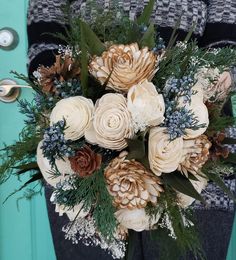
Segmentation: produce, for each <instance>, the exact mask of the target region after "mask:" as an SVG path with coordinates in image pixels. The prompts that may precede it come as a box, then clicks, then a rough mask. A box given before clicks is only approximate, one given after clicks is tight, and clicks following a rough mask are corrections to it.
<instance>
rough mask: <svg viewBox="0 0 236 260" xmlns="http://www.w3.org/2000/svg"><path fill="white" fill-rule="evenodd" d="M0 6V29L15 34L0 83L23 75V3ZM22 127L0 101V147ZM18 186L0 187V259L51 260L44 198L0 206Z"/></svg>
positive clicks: (12, 0)
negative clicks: (17, 41) (11, 31)
mask: <svg viewBox="0 0 236 260" xmlns="http://www.w3.org/2000/svg"><path fill="white" fill-rule="evenodd" d="M0 4H1V8H0V29H1V28H3V27H11V28H13V29H14V30H16V31H17V33H18V34H19V45H18V46H17V48H16V49H14V50H11V51H4V50H2V49H0V80H1V79H3V78H13V76H12V75H11V74H10V71H11V70H15V71H17V72H20V73H24V74H26V62H27V56H26V51H27V40H26V10H27V1H25V0H20V1H19V0H8V1H6V0H0ZM18 83H22V82H18ZM20 98H26V99H31V98H32V94H31V91H30V90H29V89H27V90H23V91H22V93H21V96H20ZM22 127H23V116H22V115H21V114H20V113H18V111H17V103H16V102H14V103H9V104H7V103H3V102H1V101H0V147H2V145H3V142H5V143H7V144H10V143H11V142H12V141H14V140H16V139H17V136H18V133H19V132H20V130H21V129H22ZM23 181H24V180H22V182H23ZM21 184H22V183H19V181H18V180H17V179H11V180H9V181H8V182H7V183H5V184H4V185H3V186H1V187H0V259H1V260H16V259H20V260H42V259H45V260H55V259H56V258H55V254H54V248H53V244H52V238H51V232H50V228H49V222H48V218H47V211H46V204H45V199H44V195H43V194H42V195H39V196H37V197H35V198H33V199H32V200H31V201H29V200H28V201H27V200H25V199H22V200H20V201H19V210H17V204H16V199H17V198H19V197H20V196H21V195H22V194H23V193H20V194H16V195H15V196H13V197H12V198H10V199H9V200H8V201H7V202H6V203H5V204H4V205H3V204H2V203H3V201H4V199H5V198H6V196H7V195H9V194H10V193H11V192H12V191H14V190H15V189H16V188H18V187H20V185H21Z"/></svg>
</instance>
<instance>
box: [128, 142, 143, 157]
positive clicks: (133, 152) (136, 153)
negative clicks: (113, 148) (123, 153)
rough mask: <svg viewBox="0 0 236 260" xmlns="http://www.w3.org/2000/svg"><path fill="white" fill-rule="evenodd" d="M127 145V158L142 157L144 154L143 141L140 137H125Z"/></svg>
mask: <svg viewBox="0 0 236 260" xmlns="http://www.w3.org/2000/svg"><path fill="white" fill-rule="evenodd" d="M126 141H127V143H128V147H129V155H128V157H127V159H128V160H131V159H142V158H143V157H144V156H145V142H144V140H142V139H138V138H136V139H127V140H126Z"/></svg>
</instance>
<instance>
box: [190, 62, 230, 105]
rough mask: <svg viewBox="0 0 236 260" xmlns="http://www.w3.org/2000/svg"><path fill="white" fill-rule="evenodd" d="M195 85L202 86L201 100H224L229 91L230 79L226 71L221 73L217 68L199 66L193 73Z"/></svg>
mask: <svg viewBox="0 0 236 260" xmlns="http://www.w3.org/2000/svg"><path fill="white" fill-rule="evenodd" d="M195 80H197V83H196V85H197V87H198V88H202V94H203V101H204V103H205V102H206V101H208V102H216V101H224V100H225V99H226V98H227V96H228V94H229V91H230V86H231V84H232V79H231V76H230V73H229V72H228V71H224V72H223V73H222V74H221V73H220V70H219V69H218V68H207V67H204V68H201V69H199V70H198V72H197V73H196V75H195Z"/></svg>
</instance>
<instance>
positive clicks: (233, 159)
mask: <svg viewBox="0 0 236 260" xmlns="http://www.w3.org/2000/svg"><path fill="white" fill-rule="evenodd" d="M224 162H226V163H230V164H236V154H232V153H231V154H229V156H228V157H227V158H225V159H224Z"/></svg>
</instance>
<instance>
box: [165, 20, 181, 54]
mask: <svg viewBox="0 0 236 260" xmlns="http://www.w3.org/2000/svg"><path fill="white" fill-rule="evenodd" d="M180 22H181V16H180V17H179V19H178V21H177V23H176V25H175V27H174V29H173V32H172V34H171V37H170V40H169V43H168V45H167V48H166V49H167V50H169V49H171V48H172V47H173V46H174V44H175V42H176V40H177V37H178V34H177V30H178V29H179V26H180Z"/></svg>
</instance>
